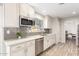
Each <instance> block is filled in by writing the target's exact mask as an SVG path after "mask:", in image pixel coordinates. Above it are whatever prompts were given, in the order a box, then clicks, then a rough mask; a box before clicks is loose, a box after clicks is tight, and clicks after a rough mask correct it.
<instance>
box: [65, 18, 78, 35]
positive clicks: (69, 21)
mask: <svg viewBox="0 0 79 59" xmlns="http://www.w3.org/2000/svg"><path fill="white" fill-rule="evenodd" d="M78 24H79V17H71V18H66V19H64V28H65V30H67V31H68V32H70V33H73V34H76V32H77V25H78Z"/></svg>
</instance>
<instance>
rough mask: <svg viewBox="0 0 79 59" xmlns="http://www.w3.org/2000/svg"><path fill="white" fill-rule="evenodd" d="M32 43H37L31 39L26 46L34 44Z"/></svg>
mask: <svg viewBox="0 0 79 59" xmlns="http://www.w3.org/2000/svg"><path fill="white" fill-rule="evenodd" d="M32 45H35V41H34V40H32V41H29V42H27V43H26V46H32Z"/></svg>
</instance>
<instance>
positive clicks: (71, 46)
mask: <svg viewBox="0 0 79 59" xmlns="http://www.w3.org/2000/svg"><path fill="white" fill-rule="evenodd" d="M78 55H79V48H78V47H77V46H76V45H75V41H74V40H72V41H71V40H68V41H67V42H66V43H58V44H56V45H55V46H53V47H51V48H50V49H48V50H46V51H45V52H43V53H42V54H40V56H78Z"/></svg>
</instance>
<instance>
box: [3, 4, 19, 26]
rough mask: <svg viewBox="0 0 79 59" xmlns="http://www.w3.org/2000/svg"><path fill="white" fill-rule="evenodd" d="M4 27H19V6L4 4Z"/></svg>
mask: <svg viewBox="0 0 79 59" xmlns="http://www.w3.org/2000/svg"><path fill="white" fill-rule="evenodd" d="M4 19H5V20H4V27H19V4H15V3H13V4H12V3H11V4H10V3H8V4H7V3H6V4H4Z"/></svg>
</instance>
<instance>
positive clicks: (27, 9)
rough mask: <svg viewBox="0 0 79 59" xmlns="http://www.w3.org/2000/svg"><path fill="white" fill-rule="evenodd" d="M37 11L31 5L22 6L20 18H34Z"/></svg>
mask: <svg viewBox="0 0 79 59" xmlns="http://www.w3.org/2000/svg"><path fill="white" fill-rule="evenodd" d="M34 15H35V11H34V9H33V7H32V6H30V5H29V4H20V16H25V17H29V18H34Z"/></svg>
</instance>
